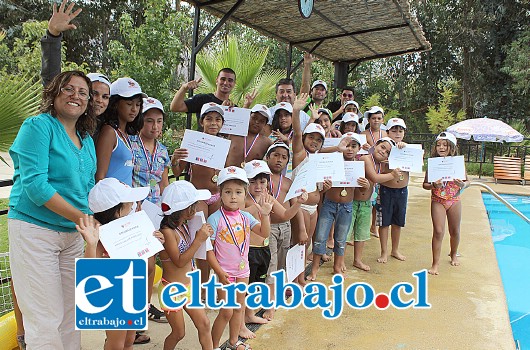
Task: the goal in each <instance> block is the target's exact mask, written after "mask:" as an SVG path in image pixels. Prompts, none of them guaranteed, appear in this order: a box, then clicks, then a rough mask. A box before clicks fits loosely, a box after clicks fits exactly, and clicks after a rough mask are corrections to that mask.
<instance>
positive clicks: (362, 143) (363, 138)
mask: <svg viewBox="0 0 530 350" xmlns="http://www.w3.org/2000/svg"><path fill="white" fill-rule="evenodd" d="M357 136H359V139H360V140H361V149H360V150H359V152H357V154H368V151H365V150H364V149H363V145H364V144H365V143H367V142H366V135H365V134H359V135H357Z"/></svg>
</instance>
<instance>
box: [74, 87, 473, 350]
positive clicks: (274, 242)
mask: <svg viewBox="0 0 530 350" xmlns="http://www.w3.org/2000/svg"><path fill="white" fill-rule="evenodd" d="M111 90H112V89H111ZM111 94H112V93H111ZM111 99H112V98H111ZM151 100H152V101H156V102H152V103H151V104H155V105H156V107H152V108H154V109H157V110H158V111H159V112H160V113H158V114H157V116H158V117H159V118H157V116H153V117H150V116H149V114H148V113H145V112H146V106H149V105H150V104H149V102H147V103H146V100H144V101H143V103H144V104H145V105H144V106H143V109H144V113H145V115H143V119H144V123H143V124H144V125H143V127H142V128H141V129H140V130H141V132H140V134H139V135H136V136H128V137H123V138H122V137H121V133H120V132H117V131H116V130H119V129H120V126H121V124H124V126H125V125H128V124H130V123H134V120H135V118H136V117H137V116H138V115H140V113H139V112H138V114H137V116H136V117H134V116H133V114H134V113H132V112H130V111H131V110H133V112H134V110H136V109H138V108H136V109H135V107H134V101H133V102H132V103H130V104H127V103H126V106H125V107H122V110H123V109H125V110H126V111H128V112H129V113H122V114H123V115H124V117H123V118H122V117H121V116H122V114H120V112H119V111H120V109H119V108H118V109H117V110H118V113H117V114H118V119H119V123H117V125H118V127H117V128H113V130H110V131H112V132H115V140H116V142H114V149H113V151H112V152H111V153H112V154H111V159H112V157H114V156H115V155H114V152H115V151H116V149H118V148H119V145H116V144H117V143H120V142H122V141H123V144H124V145H127V144H128V143H129V144H130V143H131V142H136V143H138V141H139V145H140V146H141V148H140V147H136V148H133V147H132V146H131V147H130V149H131V150H135V151H133V152H132V157H133V158H132V159H131V161H132V162H133V163H132V164H133V166H134V167H135V169H136V168H138V169H140V168H142V165H138V163H139V162H140V164H142V163H146V164H145V166H146V167H147V168H146V172H147V173H148V174H151V175H153V171H152V170H153V164H156V163H160V164H161V166H162V171H158V173H159V174H162V176H158V177H154V176H147V178H146V179H144V180H143V181H142V180H136V181H134V183H133V185H134V186H140V187H137V188H130V187H128V186H127V185H125V184H123V183H120V182H119V181H115V180H114V179H111V178H108V174H107V176H104V179H102V180H101V181H99V182H98V183H97V184H96V186H95V187H94V189H93V190H92V191H91V196H90V197H89V200H90V199H91V198H92V197H93V198H101V194H102V193H103V194H106V195H107V196H111V197H112V193H113V191H117V192H120V191H121V192H120V193H125V194H127V195H123V196H121V195H116V196H114V197H113V198H125V199H126V200H122V201H119V202H117V201H116V200H115V202H112V203H111V204H112V206H111V205H110V204H108V205H107V206H106V207H105V208H102V207H101V206H98V204H97V203H93V201H92V202H91V203H90V204H91V208H92V210H93V212H94V217H95V218H96V219H97V221H98V222H99V223H101V224H104V223H107V222H109V221H112V220H114V219H116V218H119V217H123V216H125V215H128V214H129V213H131V212H134V210H135V208H133V205H134V203H135V202H140V201H141V200H143V199H144V198H145V197H148V196H150V197H148V199H149V198H151V199H152V198H155V200H153V202H155V203H157V204H158V205H160V206H161V210H162V211H163V214H164V217H163V220H162V223H161V227H160V232H158V231H156V232H155V233H154V235H155V236H157V237H158V238H159V239H160V240H161V242H163V244H164V251H162V252H161V253H160V255H159V257H160V261H161V264H162V268H163V275H162V278H161V283H160V286H161V287H160V288H163V287H164V286H165V285H167V284H168V283H171V282H180V283H183V284H184V285H189V279H188V277H187V276H186V273H187V272H189V271H192V270H193V269H195V268H200V269H201V270H202V271H203V274H202V275H203V276H202V277H203V281H206V280H207V279H208V276H209V271H210V269H213V271H214V272H215V274H216V276H217V278H218V279H219V281H220V282H221V283H224V284H228V283H232V282H243V283H253V282H256V281H260V282H265V283H267V284H271V285H272V283H273V279H272V278H271V273H272V272H275V271H277V270H280V269H285V268H286V255H287V251H288V249H289V248H290V247H291V246H292V245H294V244H306V245H307V246H310V245H311V246H312V254H313V256H312V260H313V264H312V270H311V273H310V274H309V275H308V276H307V277H306V276H304V274H301V276H299V277H298V279H297V282H298V283H300V284H302V285H303V284H305V283H306V282H305V281H306V280H315V279H316V278H317V273H318V270H319V265H320V264H319V262H320V259H325V258H326V257H327V255H326V248H327V246H328V245H329V242H330V240H329V238H330V237H331V239H332V242H333V243H332V247H329V248H332V250H333V255H334V262H333V271H334V273H344V272H345V271H346V263H345V261H344V254H345V248H346V246H347V245H353V247H354V248H353V250H354V258H353V266H354V267H356V268H358V269H360V270H364V271H369V270H370V267H369V266H368V265H367V264H365V263H364V262H363V260H362V254H363V248H364V244H365V242H366V241H367V240H368V239H369V238H370V226H371V222H372V221H371V217H373V219H374V225H375V226H379V239H380V244H381V256H380V257H379V258H378V259H377V261H378V262H380V263H385V262H387V260H388V255H389V253H388V249H387V241H388V235H389V231H390V235H391V237H392V239H391V241H392V243H391V250H390V256H392V257H394V258H396V259H398V260H405V256H404V255H403V254H401V253H400V251H399V241H400V233H401V228H402V227H404V225H405V214H406V205H407V185H408V182H409V174H408V173H407V172H404V171H400V170H399V169H389V168H388V162H387V159H388V157H389V154H390V152H391V150H392V148H393V147H398V148H403V147H406V146H407V145H406V144H405V143H404V142H403V137H404V134H405V130H406V125H405V122H404V121H403V120H402V119H400V118H392V119H390V120H389V121H388V123H387V125H386V131H384V130H382V129H381V125H382V123H383V113H384V112H383V110H382V109H381V108H379V107H372V108H371V109H370V110H369V111H367V113H366V115H365V116H366V118H367V122H368V123H367V127H366V130H365V131H363V132H362V133H363V134H365V135H366V143H365V144H363V142H362V141H361V138H360V137H359V134H358V133H357V132H358V131H359V129H360V127H361V126H360V122H359V117H358V115H357V111H358V110H353V111H352V112H346V113H345V115H344V116H343V119H342V121H341V122H340V123H339V125H338V129H339V130H337V129H335V128H334V127H333V126H332V125H331V123H330V113H329V111H327V110H322V109H319V110H316V109H315V110H314V111H313V113H312V117H311V120H310V123H309V124H308V125H307V127H306V128H305V129H304V130H302V129H301V127H300V111H301V110H302V109H303V108H304V107H305V106H306V104H307V95H306V94H301V95H300V96H299V97H298V98H297V99H296V100H295V101H294V104H293V105H292V106H291V105H290V104H289V103H285V102H282V103H281V104H279V105H278V106H275V107H274V108H272V109H271V110H272V111H274V112H273V113H271V110H269V109H268V108H267V107H266V106H263V105H256V106H254V108H252V110H251V118H250V120H251V122H250V124H251V125H249V134H248V135H247V136H246V137H241V136H233V135H230V136H228V137H229V138H230V139H231V141H232V147H231V148H230V151H229V154H228V157H227V164H226V166H227V167H226V168H224V169H222V170H220V171H219V170H215V169H212V168H207V167H204V166H201V165H197V164H187V163H186V162H185V161H184V160H183V159H185V158H186V157H187V155H188V151H187V150H186V149H180V148H179V149H176V150H175V151H174V153H173V157H172V159H171V167H172V170H173V173H174V174H175V176H176V177H179V176H180V175H181V174H182V173H183V171H184V170H185V168H186V166H189V168H188V169H189V170H188V171H189V176H190V181H189V182H188V181H184V180H178V181H175V182H173V183H171V184H168V182H167V167H168V166H169V163H168V162H166V158H165V157H164V156H159V155H158V154H157V152H156V150H157V148H160V149H165V148H164V147H163V146H162V145H161V144H160V143H159V142H158V141H157V140H156V139H157V137H158V136H159V130H160V128H159V127H157V126H156V125H158V124H160V125H161V123H162V121H163V109H162V108H161V104H160V105H158V103H159V102H158V101H157V100H153V99H151ZM127 101H128V100H127ZM347 104H348V105H354V106H356V103H351V102H347ZM140 105H141V104H140ZM127 108H128V109H127ZM148 110H149V109H148ZM148 110H147V111H148ZM126 117H127V118H129V119H126ZM120 123H121V124H120ZM199 123H200V125H201V126H202V129H203V132H204V133H206V134H209V135H215V136H221V135H220V134H219V133H220V130H221V128H222V126H223V123H224V112H223V108H222V107H221V106H219V105H217V104H215V103H207V104H205V105H204V106H203V108H202V110H201V113H200V117H199ZM267 123H269V124H272V125H273V126H274V125H277V126H278V129H276V130H275V133H272V135H271V137H270V138H268V137H267V135H263V129H264V126H265V125H266V124H267ZM332 129H333V130H332ZM102 130H103V129H102ZM273 130H274V129H273ZM332 131H336V132H333V133H332ZM108 133H110V132H108ZM102 135H103V133H102V134H101V135H100V137H101V136H102ZM280 135H281V136H283V137H281V136H280ZM326 137H340V141H339V143H338V145H337V146H333V147H325V148H322V146H323V143H324V140H325V138H326ZM271 139H276V140H275V142H274V143H273V142H272V140H271ZM146 141H147V142H146ZM150 141H153V146H152V147H151V148H148V147H146V146H145V145H146V144H148V143H149V142H150ZM98 145H99V142H98ZM362 149H364V150H367V151H368V152H365V153H367V154H365V155H360V154H358V153H359V151H360V150H362ZM456 149H457V148H456V139H455V138H454V136H453V135H451V134H448V133H442V134H440V135H439V136H438V137H437V139H436V143H435V146H434V147H433V152H432V155H431V156H433V157H436V156H440V157H445V156H450V155H455V154H456ZM317 152H341V153H342V154H343V157H344V160H345V161H361V162H363V163H364V167H365V173H366V176H365V178H359V180H358V185H359V187H332V183H331V181H329V180H326V181H325V182H324V183H322V184H320V186H318V187H317V190H315V191H313V192H310V193H307V192H302V194H301V195H300V196H298V197H295V198H294V199H291V200H290V201H285V197H286V194H287V192H288V191H289V188H290V186H291V183H292V180H291V179H290V178H289V176H287V175H286V167H287V164H288V163H291V164H292V169H293V173H292V175H291V177H292V178H294V177H296V174H297V171H298V170H299V169H300V168H301V167H302V166H303V165H304V164H306V163H307V161H308V158H309V155H310V154H315V153H317ZM142 156H143V157H142ZM142 159H143V161H142ZM99 161H100V160H99V159H98V162H99ZM111 162H112V161H111ZM155 168H156V167H155ZM132 173H133V174H138V173H139V172H138V171H137V170H135V171H133V172H132ZM134 178H135V179H137V178H138V175H136V176H135V177H134ZM109 184H110V185H109ZM109 186H110V187H109ZM465 186H466V182H465V181H464V180H455V181H450V182H446V183H445V182H441V181H437V182H433V183H429V182H427V179H426V180H425V183H424V188H426V189H430V190H432V208H431V212H432V218H433V228H434V229H433V243H432V250H433V264H432V267H431V269H430V270H429V273H431V274H438V268H439V260H440V249H441V242H442V238H443V233H444V224H445V217H446V216H447V218H448V221H449V232H450V235H451V253H450V255H451V264H452V265H458V260H457V254H456V252H457V248H458V242H459V222H460V211H461V207H460V203H459V197H458V195H459V193H460V192H461V190H462V189H463V188H464V187H465ZM102 188H103V189H102ZM110 188H112V190H110ZM93 192H99V193H100V195H99V196H93ZM160 193H161V196H160ZM134 194H135V195H134ZM372 208H373V212H372ZM137 209H138V208H137ZM199 211H202V212H203V214H204V216H205V217H206V218H207V223H206V224H204V225H203V226H202V228H201V229H199V230H198V231H197V232H196V233H195V238H194V239H193V240H192V238H191V237H192V235H191V234H190V232H189V228H188V226H187V220H190V219H191V218H192V217H194V215H195V214H196V213H197V212H199ZM85 221H86V224H83V225H80V227H78V230H79V231H80V232H81V233H82V234H83V236H84V237H85V239H86V241H87V248H86V256H87V257H95V256H98V257H102V256H105V250H104V249H103V247H102V246H101V244H99V243H98V242H97V234H96V233H95V232H96V231H97V224H96V223H95V222H94V221H93V220H92V219H91V218H89V217H87V218H85ZM207 240H210V241H211V243H212V247H213V249H212V250H209V251H208V252H207V256H206V260H202V259H194V255H195V253H196V251H197V250H198V248H199V246H200V245H201V244H203V243H204V242H205V241H207ZM311 242H312V244H311ZM272 290H273V289H272ZM244 297H245V295H244V294H241V293H239V294H238V302H239V303H241V304H242V305H244ZM272 297H274V296H272ZM218 298H221V299H223V298H225V296H224V295H223V292H220V293H219V295H218ZM160 304H161V306H162V309H164V311H165V313H166V317H167V320H168V321H169V324H170V326H171V333H170V334H169V335H168V336H167V338H166V339H165V342H164V349H174V348H175V346H176V345H177V343H178V342H179V341H180V340H181V339H182V338H183V337H184V335H185V330H184V318H183V314H182V312H181V310H169V309H167V308H166V307H165V305H164V304H163V303H162V302H160ZM183 310H184V311H186V312H187V313H188V314H189V316H190V317H191V319H192V321H193V323H194V325H195V327H196V328H197V332H198V336H199V341H200V343H201V346H202V348H203V349H212V348H218V347H219V345H220V342H221V337H222V334H223V331H224V329H225V327H226V325H227V324H229V334H230V336H229V348H231V349H248V348H249V346H248V344H245V343H243V342H241V341H239V340H238V339H239V337H242V338H253V337H255V334H254V333H253V332H251V331H250V330H249V329H248V328H247V327H246V325H245V323H267V322H268V321H270V320H272V319H273V317H274V309H269V310H265V312H264V314H263V316H262V317H258V316H256V315H254V311H253V310H249V309H246V310H243V309H221V310H220V312H219V314H218V316H217V318H216V319H215V321H214V323H213V325H212V327H211V330H210V322H209V319H208V317H207V316H206V313H205V310H202V309H188V308H187V307H186V306H184V307H183ZM134 339H135V334H134V332H132V331H108V332H107V340H106V343H107V344H108V345H109V346H108V347H106V348H108V349H113V348H120V349H121V348H124V349H126V348H129V347H130V346H132V343H133V341H134ZM113 344H115V345H113Z"/></svg>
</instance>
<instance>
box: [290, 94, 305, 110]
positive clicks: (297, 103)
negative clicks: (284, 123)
mask: <svg viewBox="0 0 530 350" xmlns="http://www.w3.org/2000/svg"><path fill="white" fill-rule="evenodd" d="M308 97H309V94H306V93H301V94H300V95H298V96H297V97H296V100H294V103H293V110H294V109H297V110H299V111H300V110H302V109H303V108H304V107H305V105H306V104H307V98H308Z"/></svg>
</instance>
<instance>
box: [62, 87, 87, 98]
mask: <svg viewBox="0 0 530 350" xmlns="http://www.w3.org/2000/svg"><path fill="white" fill-rule="evenodd" d="M61 92H62V93H63V94H65V95H66V96H73V95H75V93H76V92H77V96H79V99H81V100H83V101H88V100H90V94H89V93H88V92H87V91H86V90H79V91H77V90H75V89H74V88H71V87H69V86H66V87H63V88H61Z"/></svg>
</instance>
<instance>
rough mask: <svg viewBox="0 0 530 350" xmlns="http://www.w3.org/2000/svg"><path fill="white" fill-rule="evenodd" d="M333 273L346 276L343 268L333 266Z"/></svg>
mask: <svg viewBox="0 0 530 350" xmlns="http://www.w3.org/2000/svg"><path fill="white" fill-rule="evenodd" d="M333 274H334V275H342V276H344V271H343V270H342V269H341V268H335V267H333Z"/></svg>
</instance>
